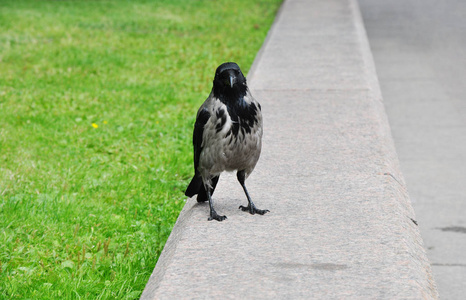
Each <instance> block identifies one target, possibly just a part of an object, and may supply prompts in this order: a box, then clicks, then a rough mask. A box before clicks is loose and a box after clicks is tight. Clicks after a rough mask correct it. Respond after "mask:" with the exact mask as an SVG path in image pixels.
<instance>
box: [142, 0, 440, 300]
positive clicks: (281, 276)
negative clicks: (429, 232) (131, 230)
mask: <svg viewBox="0 0 466 300" xmlns="http://www.w3.org/2000/svg"><path fill="white" fill-rule="evenodd" d="M248 81H249V84H250V87H251V88H252V93H253V95H254V96H255V97H256V98H258V99H259V101H260V102H261V104H262V108H263V115H264V140H263V153H262V156H261V159H260V160H259V163H258V165H257V168H256V170H255V172H253V173H252V175H251V176H250V178H249V179H248V180H247V182H246V184H247V186H248V190H249V192H250V194H251V196H252V198H253V200H254V202H255V203H256V205H257V206H258V207H259V208H261V209H269V210H270V213H268V214H266V215H265V216H259V215H255V216H252V215H249V214H248V213H245V212H242V211H240V210H238V206H239V205H240V204H245V203H246V199H245V196H244V194H243V192H242V189H241V186H240V185H239V184H238V183H237V181H236V179H235V176H234V175H233V174H227V175H222V176H221V178H220V181H219V183H218V186H217V190H216V192H215V194H214V198H215V201H216V210H217V212H219V213H221V214H226V215H227V216H228V219H227V220H226V221H224V222H214V221H212V222H208V221H207V216H208V205H207V204H198V203H196V201H195V199H188V201H187V203H186V205H185V207H184V209H183V211H182V212H181V214H180V217H179V218H178V221H177V223H176V225H175V227H174V229H173V232H172V234H171V235H170V238H169V240H168V242H167V244H166V246H165V248H164V251H163V253H162V255H161V257H160V259H159V261H158V263H157V266H156V268H155V270H154V272H153V274H152V276H151V278H150V280H149V282H148V284H147V286H146V289H145V291H144V293H143V295H142V299H183V298H187V299H196V298H203V299H210V298H220V297H221V298H228V299H402V298H403V299H405V298H410V299H435V298H436V297H437V292H436V288H435V284H434V282H433V280H432V274H431V270H430V264H429V262H428V260H427V257H426V255H425V251H424V248H423V243H422V239H421V236H420V233H419V230H418V227H417V226H416V225H415V224H414V222H413V221H412V220H411V219H412V218H414V211H413V209H412V207H411V205H410V201H409V196H408V194H407V192H406V187H405V184H404V179H403V176H402V174H401V173H400V170H399V165H398V159H397V156H396V152H395V148H394V144H393V140H392V138H391V133H390V128H389V126H388V121H387V118H386V114H385V111H384V107H383V103H382V101H381V94H380V89H379V86H378V81H377V77H376V74H375V69H374V65H373V60H372V55H371V52H370V49H369V44H368V41H367V37H366V34H365V31H364V26H363V24H362V19H361V17H360V14H359V8H358V6H357V2H356V1H355V0H315V1H302V0H301V1H300V0H287V1H285V2H284V4H283V6H282V9H281V11H280V13H279V14H278V16H277V18H276V21H275V23H274V25H273V27H272V29H271V30H270V32H269V35H268V38H267V41H266V42H265V44H264V46H263V47H262V49H261V51H260V53H259V54H258V56H257V57H256V60H255V62H254V65H253V67H252V69H251V71H250V73H249V74H248Z"/></svg>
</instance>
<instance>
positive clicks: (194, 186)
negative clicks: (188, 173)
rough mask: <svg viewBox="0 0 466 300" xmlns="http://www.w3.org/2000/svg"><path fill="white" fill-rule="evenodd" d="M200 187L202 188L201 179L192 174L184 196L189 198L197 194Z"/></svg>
mask: <svg viewBox="0 0 466 300" xmlns="http://www.w3.org/2000/svg"><path fill="white" fill-rule="evenodd" d="M201 187H203V184H202V177H201V176H199V175H198V174H194V177H193V179H191V182H190V183H189V185H188V188H187V189H186V192H184V194H185V195H186V196H188V197H190V198H191V197H192V196H194V195H196V194H198V193H199V190H200V189H201Z"/></svg>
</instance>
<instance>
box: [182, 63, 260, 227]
mask: <svg viewBox="0 0 466 300" xmlns="http://www.w3.org/2000/svg"><path fill="white" fill-rule="evenodd" d="M193 146H194V177H193V179H192V180H191V183H190V184H189V186H188V188H187V189H186V192H185V195H186V196H188V197H193V196H194V195H196V194H197V201H198V202H205V201H207V200H209V206H210V217H209V218H208V220H209V221H211V220H217V221H223V220H225V219H226V218H227V217H226V216H221V215H218V214H217V212H216V211H215V209H214V206H213V201H212V194H213V193H214V190H215V187H216V185H217V182H218V179H219V178H220V174H221V173H222V172H223V171H237V173H236V177H237V178H238V181H239V183H240V184H241V186H242V187H243V190H244V193H245V194H246V197H247V199H248V206H242V205H241V206H240V207H239V208H240V209H241V210H243V211H249V213H251V214H260V215H263V214H265V213H267V212H269V210H262V209H258V208H256V207H255V205H254V203H253V202H252V200H251V197H250V196H249V193H248V190H247V189H246V185H245V180H246V178H248V176H249V175H250V174H251V172H252V171H253V170H254V167H255V166H256V163H257V161H258V160H259V156H260V153H261V148H262V114H261V106H260V104H259V102H257V101H256V100H255V99H254V98H253V97H252V95H251V92H250V91H249V89H248V86H247V84H246V78H245V77H244V75H243V73H242V72H241V70H240V68H239V66H238V65H237V64H236V63H234V62H226V63H223V64H221V65H220V66H219V67H218V68H217V70H216V72H215V78H214V81H213V87H212V91H211V92H210V95H209V97H208V98H207V100H206V101H205V102H204V104H202V105H201V107H200V108H199V110H198V112H197V117H196V122H195V124H194V132H193Z"/></svg>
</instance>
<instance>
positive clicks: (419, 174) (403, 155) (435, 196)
mask: <svg viewBox="0 0 466 300" xmlns="http://www.w3.org/2000/svg"><path fill="white" fill-rule="evenodd" d="M360 5H361V11H362V15H363V18H364V22H365V25H366V31H367V32H368V36H369V42H370V45H371V48H372V52H373V55H374V59H375V64H376V68H377V73H378V77H379V81H380V85H381V89H382V95H383V98H384V103H385V106H386V110H387V113H388V117H389V121H390V125H391V128H392V133H393V137H394V140H395V145H396V149H397V152H398V155H399V159H400V163H401V169H402V171H403V174H404V175H405V178H406V182H407V186H408V190H409V194H410V196H411V199H412V201H413V206H414V209H415V212H416V217H417V219H418V221H419V228H420V230H421V233H422V237H423V239H424V242H425V246H426V249H427V254H428V257H429V259H430V261H431V263H432V266H433V271H434V277H435V280H436V282H437V285H438V290H439V294H440V297H441V298H443V299H465V297H466V296H465V295H466V172H465V171H466V1H463V0H456V1H452V0H444V1H435V0H422V1H421V0H417V1H413V0H392V1H383V0H376V1H375V0H360Z"/></svg>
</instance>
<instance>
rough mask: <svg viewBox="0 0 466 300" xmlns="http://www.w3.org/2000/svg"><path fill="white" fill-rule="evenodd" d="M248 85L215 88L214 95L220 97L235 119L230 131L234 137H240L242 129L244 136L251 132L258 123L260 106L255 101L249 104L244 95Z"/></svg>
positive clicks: (231, 116)
mask: <svg viewBox="0 0 466 300" xmlns="http://www.w3.org/2000/svg"><path fill="white" fill-rule="evenodd" d="M247 91H248V90H247V86H246V85H243V84H238V85H235V86H233V88H231V87H225V86H223V87H221V88H220V87H215V86H214V88H213V92H214V97H215V98H217V99H219V100H220V101H221V102H222V103H224V104H225V105H226V107H227V110H228V114H229V115H230V118H231V120H232V121H233V124H232V127H231V130H230V132H228V133H227V135H229V134H233V137H235V138H236V137H238V133H239V132H240V130H241V133H242V134H243V136H244V135H245V134H248V133H251V130H252V128H253V127H254V125H255V124H256V123H257V111H258V109H260V108H258V107H257V106H256V105H255V104H254V103H253V102H251V103H250V104H248V103H247V102H246V101H245V100H244V97H245V96H246V94H247Z"/></svg>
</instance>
